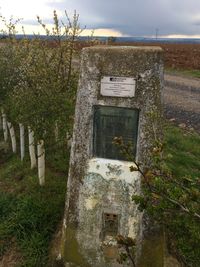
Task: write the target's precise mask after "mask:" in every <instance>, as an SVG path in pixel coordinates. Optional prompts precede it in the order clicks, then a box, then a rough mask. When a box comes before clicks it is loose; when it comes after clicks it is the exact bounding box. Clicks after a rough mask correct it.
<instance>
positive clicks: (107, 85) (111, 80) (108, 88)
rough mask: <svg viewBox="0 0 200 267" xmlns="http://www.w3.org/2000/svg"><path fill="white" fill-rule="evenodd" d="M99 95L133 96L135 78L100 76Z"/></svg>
mask: <svg viewBox="0 0 200 267" xmlns="http://www.w3.org/2000/svg"><path fill="white" fill-rule="evenodd" d="M100 93H101V95H103V96H112V97H134V96H135V79H134V78H129V77H110V76H103V77H102V78H101V90H100Z"/></svg>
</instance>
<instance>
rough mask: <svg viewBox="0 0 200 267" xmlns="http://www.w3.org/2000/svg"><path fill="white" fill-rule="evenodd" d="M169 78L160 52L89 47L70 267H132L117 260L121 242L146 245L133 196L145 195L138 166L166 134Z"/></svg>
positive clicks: (74, 172)
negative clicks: (123, 148)
mask: <svg viewBox="0 0 200 267" xmlns="http://www.w3.org/2000/svg"><path fill="white" fill-rule="evenodd" d="M162 80H163V61H162V50H161V49H160V48H156V47H109V46H108V47H107V46H105V47H91V48H85V49H83V52H82V60H81V74H80V80H79V88H78V95H77V103H76V114H75V124H74V132H73V140H72V147H71V158H70V170H69V177H68V185H67V199H66V210H65V218H64V227H63V240H62V251H61V254H62V258H63V260H64V262H65V266H83V267H89V266H90V267H111V266H113V267H117V266H125V265H120V264H119V263H118V262H117V258H118V257H119V254H120V249H119V248H118V246H117V244H116V239H115V237H116V236H117V235H122V236H124V237H131V238H132V239H134V240H135V241H136V243H137V244H139V240H140V238H141V233H142V215H141V214H140V212H139V211H138V209H137V206H136V205H135V204H134V202H133V201H132V199H131V197H132V195H134V194H139V193H140V178H141V177H140V174H139V173H138V172H137V171H134V172H130V167H131V166H133V167H134V166H135V165H134V162H133V161H136V162H141V163H142V166H143V167H145V166H148V165H149V164H150V162H151V150H152V147H153V146H154V144H155V138H157V137H158V136H159V135H160V130H161V127H160V117H161V107H162V103H161V89H162ZM117 135H118V136H117ZM120 136H122V138H123V140H124V142H125V143H126V144H127V143H128V142H129V141H131V142H133V146H134V147H133V148H131V149H132V150H131V151H132V153H133V159H131V160H130V158H126V157H125V156H124V155H120V153H119V151H117V149H119V148H115V147H114V145H113V144H112V139H113V138H114V137H118V138H120ZM126 266H131V263H130V262H127V265H126Z"/></svg>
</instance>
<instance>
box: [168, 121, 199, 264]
mask: <svg viewBox="0 0 200 267" xmlns="http://www.w3.org/2000/svg"><path fill="white" fill-rule="evenodd" d="M165 137H166V153H168V154H169V155H170V156H169V158H168V160H167V164H168V166H169V168H170V170H171V171H172V173H173V175H174V177H177V178H180V179H181V178H183V177H188V178H189V179H190V181H191V184H193V183H192V181H193V180H194V179H200V136H199V135H198V134H196V133H191V132H187V131H183V130H181V129H179V128H177V127H174V126H171V125H168V127H167V129H166V133H165ZM191 189H192V190H193V191H194V190H197V191H198V190H199V189H198V186H197V187H194V186H192V187H191ZM198 192H199V191H198ZM194 200H195V199H194ZM197 201H198V200H197ZM197 201H195V202H192V200H190V204H191V203H193V204H194V205H197V203H198V202H197ZM195 203H196V204H195ZM188 205H189V203H188ZM196 210H197V209H196ZM198 210H199V209H198ZM168 227H169V228H168V229H167V230H169V232H168V233H170V234H169V236H170V240H171V241H172V242H171V243H174V244H175V247H176V250H177V251H178V254H179V255H180V256H181V257H182V258H183V259H184V260H185V261H186V262H187V264H188V265H187V266H192V267H199V266H200V247H199V242H200V223H199V221H198V220H194V219H192V218H191V216H181V215H180V214H178V213H177V214H174V217H173V219H172V220H171V221H169V222H168Z"/></svg>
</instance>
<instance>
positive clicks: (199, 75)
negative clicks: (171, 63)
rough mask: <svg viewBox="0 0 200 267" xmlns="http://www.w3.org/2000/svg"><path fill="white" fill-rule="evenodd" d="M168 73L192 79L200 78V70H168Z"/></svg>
mask: <svg viewBox="0 0 200 267" xmlns="http://www.w3.org/2000/svg"><path fill="white" fill-rule="evenodd" d="M166 71H167V72H168V73H172V74H177V75H182V76H187V77H192V78H200V70H182V69H172V68H167V69H166Z"/></svg>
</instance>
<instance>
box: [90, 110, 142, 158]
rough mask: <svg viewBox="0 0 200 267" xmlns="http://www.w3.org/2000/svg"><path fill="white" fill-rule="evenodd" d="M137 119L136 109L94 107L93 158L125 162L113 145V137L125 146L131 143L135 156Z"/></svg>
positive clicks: (117, 148)
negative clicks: (117, 138)
mask: <svg viewBox="0 0 200 267" xmlns="http://www.w3.org/2000/svg"><path fill="white" fill-rule="evenodd" d="M138 118H139V110H138V109H128V108H118V107H105V106H94V139H93V154H94V156H95V157H100V158H108V159H119V160H127V159H126V157H125V155H123V154H122V153H121V151H120V148H119V147H118V146H117V145H115V144H113V139H114V138H115V137H122V139H123V142H124V144H125V145H127V144H129V143H131V144H132V147H133V148H132V153H133V156H135V155H136V146H137V131H138Z"/></svg>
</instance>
